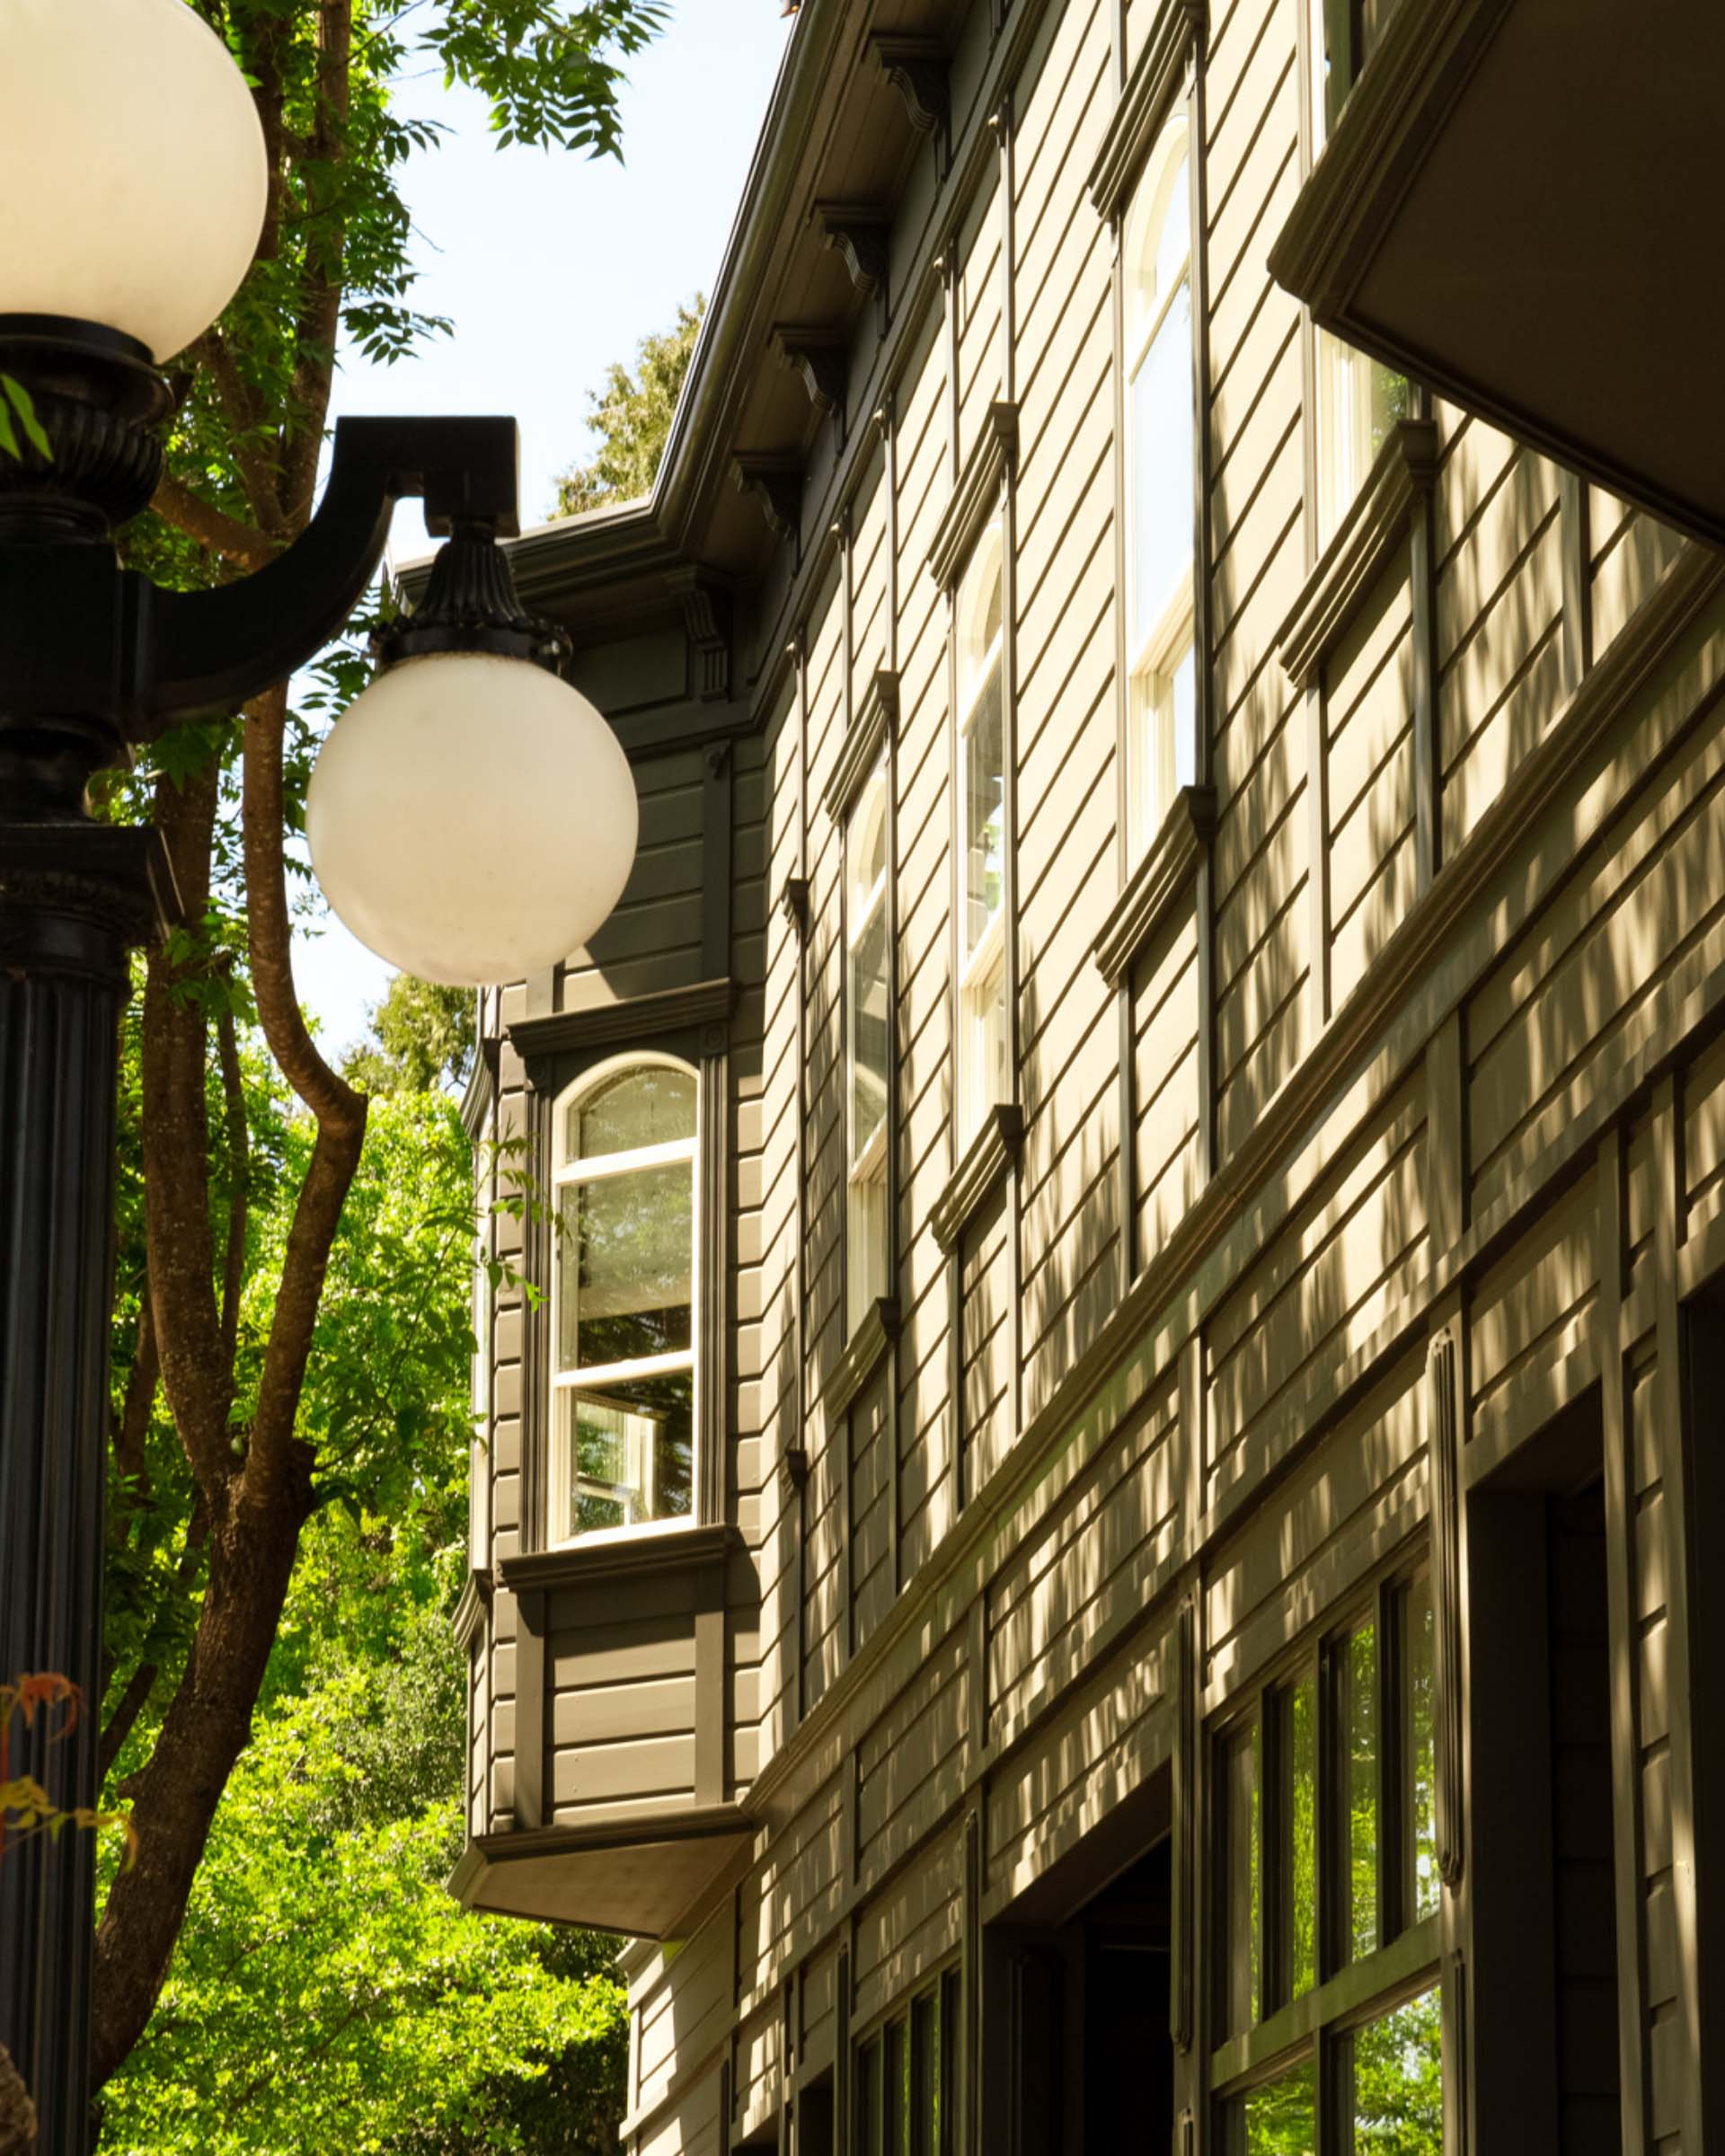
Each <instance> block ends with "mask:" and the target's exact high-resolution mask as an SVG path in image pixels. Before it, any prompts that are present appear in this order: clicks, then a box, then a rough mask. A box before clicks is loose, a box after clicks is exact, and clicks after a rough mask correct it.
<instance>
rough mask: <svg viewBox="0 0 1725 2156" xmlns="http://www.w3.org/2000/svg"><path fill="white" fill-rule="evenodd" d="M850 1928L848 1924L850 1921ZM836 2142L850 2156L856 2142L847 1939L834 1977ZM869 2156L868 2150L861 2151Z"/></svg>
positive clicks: (839, 2150) (841, 1945) (840, 2152)
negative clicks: (852, 2089) (852, 2094)
mask: <svg viewBox="0 0 1725 2156" xmlns="http://www.w3.org/2000/svg"><path fill="white" fill-rule="evenodd" d="M847 1929H848V1924H847ZM833 1985H834V1997H833V2016H834V2019H835V2021H836V2024H837V2027H836V2029H835V2031H834V2036H833V2109H834V2112H835V2113H836V2116H835V2118H834V2120H833V2145H834V2149H835V2152H836V2156H851V2151H852V2149H853V2147H854V2144H855V2138H856V2136H855V2122H854V2116H853V2113H854V2105H853V2104H852V2102H851V1948H850V1941H849V1940H848V1938H846V1939H844V1940H840V1942H839V1948H838V1968H837V1971H836V1975H835V1976H834V1978H833ZM862 2156H867V2152H866V2151H865V2152H862Z"/></svg>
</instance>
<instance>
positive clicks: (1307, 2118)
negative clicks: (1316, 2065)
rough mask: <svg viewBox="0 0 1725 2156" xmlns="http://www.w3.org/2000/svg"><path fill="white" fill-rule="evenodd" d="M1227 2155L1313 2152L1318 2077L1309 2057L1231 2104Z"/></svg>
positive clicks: (1311, 2155) (1297, 2155)
mask: <svg viewBox="0 0 1725 2156" xmlns="http://www.w3.org/2000/svg"><path fill="white" fill-rule="evenodd" d="M1225 2145H1226V2148H1227V2156H1314V2152H1315V2151H1316V2149H1317V2145H1318V2131H1317V2077H1316V2074H1315V2072H1314V2069H1313V2064H1312V2062H1311V2060H1310V2059H1303V2060H1302V2061H1301V2062H1300V2063H1299V2064H1298V2065H1297V2066H1294V2067H1290V2068H1289V2069H1288V2070H1287V2072H1285V2073H1279V2074H1278V2075H1277V2077H1276V2079H1275V2080H1274V2081H1264V2082H1261V2084H1260V2085H1259V2087H1257V2088H1256V2089H1253V2090H1251V2091H1250V2093H1249V2094H1247V2095H1245V2096H1243V2097H1241V2098H1239V2099H1237V2100H1236V2101H1235V2102H1234V2103H1232V2104H1230V2105H1229V2107H1228V2112H1227V2133H1226V2136H1225Z"/></svg>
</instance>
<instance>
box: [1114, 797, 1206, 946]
mask: <svg viewBox="0 0 1725 2156" xmlns="http://www.w3.org/2000/svg"><path fill="white" fill-rule="evenodd" d="M1215 835H1216V789H1215V788H1214V787H1213V786H1182V787H1181V790H1180V791H1179V793H1178V794H1177V795H1176V796H1175V797H1174V804H1173V807H1172V808H1170V809H1169V811H1168V813H1167V815H1166V816H1165V817H1163V819H1162V828H1161V830H1160V831H1158V832H1157V834H1156V835H1155V837H1154V839H1153V840H1152V841H1151V842H1150V850H1149V852H1148V853H1146V855H1145V857H1144V859H1143V860H1142V861H1141V862H1139V863H1138V865H1137V868H1136V869H1134V870H1133V871H1132V873H1131V875H1130V876H1129V877H1128V879H1127V884H1126V888H1125V889H1124V890H1123V891H1122V892H1121V893H1120V895H1119V897H1118V898H1117V899H1116V900H1115V901H1114V908H1113V911H1112V912H1111V913H1110V915H1109V916H1108V919H1107V920H1106V921H1105V922H1104V923H1103V924H1102V932H1101V935H1099V936H1098V937H1097V939H1096V941H1095V942H1094V943H1093V944H1092V947H1091V949H1092V956H1093V957H1094V959H1095V960H1096V963H1097V966H1098V967H1099V968H1101V976H1102V978H1103V979H1104V980H1105V981H1106V982H1107V983H1108V985H1110V988H1111V987H1112V986H1113V985H1115V984H1116V982H1118V981H1119V979H1120V978H1121V977H1122V976H1123V975H1124V974H1125V973H1126V972H1127V970H1128V968H1129V967H1130V966H1131V964H1132V962H1133V960H1134V959H1136V958H1137V955H1138V953H1139V952H1140V951H1141V950H1143V949H1144V947H1145V945H1146V943H1147V942H1148V941H1150V939H1151V937H1152V936H1154V934H1155V932H1156V931H1157V929H1159V928H1160V927H1161V926H1162V924H1163V922H1164V921H1165V920H1166V919H1167V918H1168V916H1169V915H1170V914H1171V913H1172V910H1173V908H1174V907H1175V906H1177V905H1178V904H1179V902H1180V901H1181V898H1182V897H1184V896H1185V894H1186V892H1187V891H1188V890H1189V889H1190V886H1191V881H1192V879H1193V877H1194V876H1196V875H1197V873H1198V868H1199V862H1200V861H1201V860H1202V859H1203V857H1204V855H1205V853H1207V850H1208V848H1209V844H1210V841H1211V840H1212V839H1213V838H1214V837H1215Z"/></svg>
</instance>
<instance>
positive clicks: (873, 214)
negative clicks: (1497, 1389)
mask: <svg viewBox="0 0 1725 2156" xmlns="http://www.w3.org/2000/svg"><path fill="white" fill-rule="evenodd" d="M809 216H810V217H811V218H812V219H813V221H814V225H815V229H816V230H817V231H818V233H819V234H820V236H821V238H822V239H823V240H824V241H825V242H826V243H827V246H828V247H831V248H833V249H834V250H835V251H836V252H837V254H838V255H839V257H840V258H841V259H842V261H844V264H845V268H846V270H849V271H850V273H851V282H852V283H853V284H854V286H855V287H856V288H857V290H858V291H859V292H861V293H862V295H863V296H864V297H865V298H866V297H868V296H871V295H872V294H875V293H879V294H880V296H881V297H882V298H885V296H886V293H887V270H888V265H889V260H890V256H891V250H892V212H891V211H890V210H889V209H887V208H883V207H882V206H881V205H880V203H876V202H817V203H816V204H815V205H814V208H812V209H811V210H810V211H809Z"/></svg>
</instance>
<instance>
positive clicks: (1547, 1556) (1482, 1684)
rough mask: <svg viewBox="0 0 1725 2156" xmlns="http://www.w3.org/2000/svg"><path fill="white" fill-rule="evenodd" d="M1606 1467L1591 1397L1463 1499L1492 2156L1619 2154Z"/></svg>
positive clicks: (1477, 1922)
mask: <svg viewBox="0 0 1725 2156" xmlns="http://www.w3.org/2000/svg"><path fill="white" fill-rule="evenodd" d="M1599 1462H1600V1431H1599V1423H1598V1416H1597V1404H1596V1402H1595V1401H1594V1400H1592V1399H1589V1400H1588V1401H1584V1402H1583V1403H1581V1404H1580V1405H1579V1407H1578V1408H1577V1409H1572V1410H1571V1411H1570V1413H1569V1414H1568V1415H1566V1416H1564V1417H1561V1418H1559V1419H1558V1421H1557V1422H1556V1423H1554V1424H1553V1426H1552V1427H1551V1429H1550V1430H1549V1432H1548V1433H1547V1434H1546V1436H1544V1438H1543V1439H1541V1440H1535V1443H1534V1444H1533V1445H1529V1446H1528V1447H1526V1449H1525V1451H1524V1453H1523V1454H1521V1455H1519V1456H1518V1457H1517V1458H1516V1459H1513V1460H1512V1461H1511V1462H1509V1464H1508V1470H1507V1471H1504V1472H1500V1473H1499V1475H1497V1476H1495V1477H1493V1478H1492V1479H1491V1481H1489V1482H1488V1483H1486V1484H1485V1485H1483V1486H1482V1488H1481V1489H1479V1490H1478V1491H1477V1492H1476V1493H1475V1494H1474V1496H1473V1498H1471V1499H1470V1501H1469V1507H1468V1537H1469V1552H1468V1575H1469V1577H1468V1599H1469V1629H1470V1634H1471V1653H1470V1657H1469V1660H1470V1677H1471V1683H1470V1692H1469V1698H1468V1715H1469V1721H1470V1725H1471V1729H1470V1736H1471V1741H1470V1745H1469V1754H1470V1759H1471V1767H1470V1775H1471V1782H1472V1788H1471V1800H1470V1804H1469V1817H1470V1833H1471V1836H1472V1840H1473V1856H1472V1858H1471V1859H1470V1861H1471V1862H1472V1864H1473V1910H1474V1970H1473V1993H1474V1996H1473V2007H1474V2011H1473V2030H1474V2040H1475V2044H1476V2046H1477V2052H1476V2059H1477V2067H1476V2074H1475V2086H1474V2090H1473V2112H1474V2118H1475V2121H1476V2125H1477V2128H1478V2134H1479V2148H1480V2156H1496V2152H1498V2151H1499V2150H1504V2151H1509V2150H1515V2151H1517V2152H1519V2151H1521V2150H1523V2149H1527V2148H1535V2147H1538V2148H1557V2149H1562V2150H1563V2151H1565V2152H1566V2156H1568V2152H1575V2156H1618V2152H1620V2151H1621V2149H1622V2145H1623V2141H1622V2114H1621V2096H1620V2063H1619V2050H1618V2042H1619V2037H1618V2026H1617V2020H1618V1996H1617V1924H1616V1886H1615V1871H1614V1834H1613V1814H1612V1806H1613V1796H1614V1789H1613V1780H1612V1756H1611V1683H1612V1678H1611V1650H1610V1638H1609V1614H1610V1604H1609V1595H1608V1587H1607V1570H1606V1533H1607V1521H1606V1497H1605V1486H1604V1482H1603V1480H1601V1477H1600V1473H1599ZM1610 1531H1611V1532H1614V1533H1615V1532H1621V1531H1622V1529H1621V1527H1620V1526H1619V1525H1616V1524H1614V1525H1613V1526H1612V1528H1611V1530H1610Z"/></svg>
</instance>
